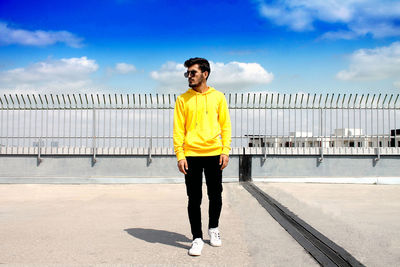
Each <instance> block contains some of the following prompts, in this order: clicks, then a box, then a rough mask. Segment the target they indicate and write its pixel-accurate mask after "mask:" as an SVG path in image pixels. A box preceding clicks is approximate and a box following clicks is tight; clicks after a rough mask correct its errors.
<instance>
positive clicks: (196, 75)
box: [187, 64, 208, 88]
mask: <svg viewBox="0 0 400 267" xmlns="http://www.w3.org/2000/svg"><path fill="white" fill-rule="evenodd" d="M187 72H188V73H189V76H188V82H189V87H191V88H194V87H197V86H199V85H200V84H201V83H203V82H204V81H205V80H206V77H207V75H208V74H207V72H201V69H200V68H199V64H195V65H193V66H190V67H189V68H188V69H187Z"/></svg>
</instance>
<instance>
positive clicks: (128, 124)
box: [126, 94, 131, 151]
mask: <svg viewBox="0 0 400 267" xmlns="http://www.w3.org/2000/svg"><path fill="white" fill-rule="evenodd" d="M126 101H127V111H128V114H127V120H128V121H127V126H126V151H128V148H129V132H130V127H129V126H130V123H129V122H130V118H129V117H130V116H129V113H130V112H131V111H130V102H129V94H126Z"/></svg>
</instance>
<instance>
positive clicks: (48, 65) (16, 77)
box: [0, 57, 99, 92]
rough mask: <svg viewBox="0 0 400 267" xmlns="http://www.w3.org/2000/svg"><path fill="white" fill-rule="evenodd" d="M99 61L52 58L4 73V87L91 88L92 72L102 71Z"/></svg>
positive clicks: (0, 85)
mask: <svg viewBox="0 0 400 267" xmlns="http://www.w3.org/2000/svg"><path fill="white" fill-rule="evenodd" d="M98 68H99V66H98V65H97V64H96V61H95V60H91V59H88V58H87V57H80V58H62V59H59V60H53V59H49V60H46V61H41V62H37V63H34V64H31V65H29V66H27V67H23V68H16V69H11V70H7V71H2V72H0V88H10V89H13V90H22V91H32V90H33V91H39V90H46V89H48V90H51V91H52V92H61V91H64V90H83V89H90V88H88V87H90V86H92V85H93V83H92V81H91V79H90V75H91V74H92V73H94V72H96V71H97V70H98Z"/></svg>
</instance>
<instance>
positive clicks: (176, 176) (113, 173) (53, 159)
mask: <svg viewBox="0 0 400 267" xmlns="http://www.w3.org/2000/svg"><path fill="white" fill-rule="evenodd" d="M240 158H241V156H231V158H230V162H229V165H228V167H227V168H226V169H225V170H224V181H225V182H227V181H239V176H240V177H241V178H242V177H243V168H250V169H248V170H247V172H245V173H246V175H248V177H250V178H252V179H253V180H265V181H268V180H269V181H284V179H288V178H293V179H303V180H299V181H305V180H304V179H313V178H318V179H320V180H321V179H322V180H321V181H324V179H326V181H330V180H329V178H355V179H363V178H375V177H392V178H393V177H395V178H396V177H397V178H396V179H400V178H399V177H400V157H399V156H381V158H380V160H378V161H376V157H375V156H325V157H324V158H323V160H322V161H320V160H319V157H318V156H267V158H266V159H265V160H264V158H263V157H262V156H257V155H253V156H247V158H248V159H250V162H249V163H250V164H239V162H240ZM96 159H97V161H96V163H93V161H92V157H89V156H43V157H42V162H38V159H37V157H33V156H0V166H1V167H0V183H166V182H169V183H174V182H177V183H180V182H183V175H182V174H181V173H180V172H179V171H178V169H177V166H176V158H175V157H174V156H153V157H152V160H151V162H149V160H148V157H146V156H99V157H97V158H96ZM239 165H240V167H239ZM240 168H242V169H240ZM239 173H240V175H239ZM293 179H292V180H291V181H293ZM310 181H313V180H310Z"/></svg>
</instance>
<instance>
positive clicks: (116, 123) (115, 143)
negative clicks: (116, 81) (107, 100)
mask: <svg viewBox="0 0 400 267" xmlns="http://www.w3.org/2000/svg"><path fill="white" fill-rule="evenodd" d="M114 99H115V108H114V109H113V111H114V112H115V125H114V138H113V139H114V148H113V153H114V154H115V151H116V148H117V147H118V127H117V125H118V100H117V94H114Z"/></svg>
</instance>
